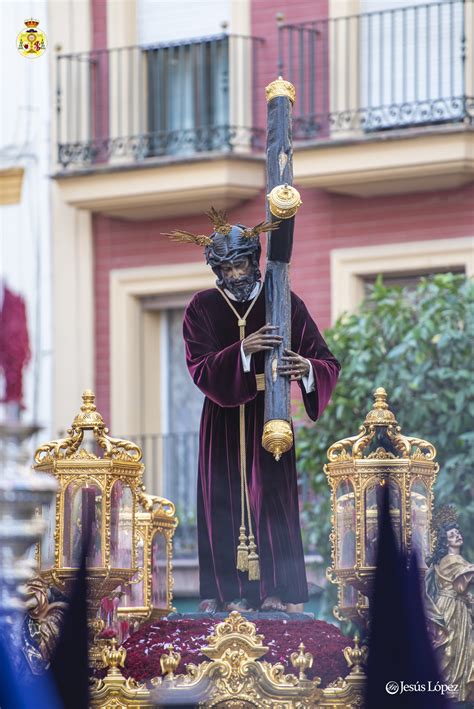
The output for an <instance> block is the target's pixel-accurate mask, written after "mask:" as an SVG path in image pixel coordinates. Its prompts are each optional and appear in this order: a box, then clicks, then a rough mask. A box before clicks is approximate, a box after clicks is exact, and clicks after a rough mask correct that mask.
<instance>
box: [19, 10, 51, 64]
mask: <svg viewBox="0 0 474 709" xmlns="http://www.w3.org/2000/svg"><path fill="white" fill-rule="evenodd" d="M38 25H39V21H38V20H33V18H30V19H29V20H25V26H26V29H24V30H22V31H21V32H20V33H19V35H18V36H17V38H16V47H17V49H18V51H19V52H20V54H22V55H23V56H24V57H30V58H31V57H40V56H41V55H42V54H44V52H45V51H46V47H47V46H48V45H47V41H46V35H45V33H44V32H43V30H40V29H39V27H38Z"/></svg>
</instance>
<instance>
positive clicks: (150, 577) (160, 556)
mask: <svg viewBox="0 0 474 709" xmlns="http://www.w3.org/2000/svg"><path fill="white" fill-rule="evenodd" d="M138 502H139V505H140V509H139V511H138V513H137V515H136V525H137V565H138V569H139V570H138V573H137V574H136V576H135V578H134V579H132V581H131V582H130V584H129V585H128V586H126V587H125V589H124V591H125V592H124V594H123V595H122V597H121V599H120V604H119V606H118V609H117V615H118V617H119V618H127V619H128V620H130V621H132V622H138V623H140V622H143V621H144V620H148V619H151V620H154V619H156V618H161V617H162V616H164V615H167V614H168V613H170V612H171V611H173V610H175V609H174V608H173V605H172V604H173V535H174V532H175V529H176V526H177V524H178V518H177V517H176V508H175V506H174V504H173V503H172V502H170V501H169V500H166V499H165V498H164V497H158V496H156V495H148V494H146V492H145V487H144V486H142V490H141V492H140V494H139V496H138Z"/></svg>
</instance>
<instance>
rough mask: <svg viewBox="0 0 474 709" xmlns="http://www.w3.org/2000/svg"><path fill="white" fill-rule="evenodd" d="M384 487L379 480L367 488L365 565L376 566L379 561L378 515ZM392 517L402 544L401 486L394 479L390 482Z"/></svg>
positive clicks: (396, 534)
mask: <svg viewBox="0 0 474 709" xmlns="http://www.w3.org/2000/svg"><path fill="white" fill-rule="evenodd" d="M383 491H384V487H383V485H381V484H380V482H379V481H378V480H376V481H374V482H372V483H370V484H369V485H368V486H367V488H366V489H365V493H364V505H365V539H364V542H365V544H364V549H365V557H364V558H365V565H366V566H375V564H376V561H377V542H378V515H379V510H381V507H382V495H383ZM389 509H390V519H391V522H392V527H393V531H394V534H395V539H396V541H397V544H398V545H399V546H400V542H401V537H402V526H401V525H402V518H401V497H400V488H399V486H398V484H397V483H396V482H394V481H392V480H391V481H390V483H389Z"/></svg>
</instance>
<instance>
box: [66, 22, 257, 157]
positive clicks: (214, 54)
mask: <svg viewBox="0 0 474 709" xmlns="http://www.w3.org/2000/svg"><path fill="white" fill-rule="evenodd" d="M263 41H264V40H263V39H261V38H258V37H247V36H244V35H233V34H220V35H215V36H209V37H200V38H196V39H188V40H183V41H180V42H173V43H166V44H161V43H160V44H153V45H146V46H133V47H123V48H117V49H104V50H94V51H90V52H83V53H79V54H60V55H58V57H57V82H56V112H57V136H58V162H59V163H60V164H61V165H62V166H63V167H67V166H68V165H76V166H89V165H93V164H97V163H99V164H100V163H107V162H109V161H110V160H111V159H112V158H122V159H128V160H129V161H139V160H143V159H144V158H148V157H154V156H166V155H171V156H173V155H175V156H179V155H181V156H186V155H192V154H194V153H200V152H207V151H232V150H234V149H248V150H252V149H253V148H255V147H258V148H259V149H261V148H262V147H263V145H264V139H265V136H264V131H263V130H262V129H258V128H256V127H255V121H254V119H253V110H254V106H255V100H254V99H255V96H254V86H253V77H254V71H255V66H256V64H257V52H258V49H259V47H260V46H261V44H262V43H263Z"/></svg>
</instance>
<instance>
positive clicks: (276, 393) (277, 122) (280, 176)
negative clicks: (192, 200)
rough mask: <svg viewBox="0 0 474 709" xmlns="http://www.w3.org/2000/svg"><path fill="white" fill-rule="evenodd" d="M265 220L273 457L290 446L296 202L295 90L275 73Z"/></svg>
mask: <svg viewBox="0 0 474 709" xmlns="http://www.w3.org/2000/svg"><path fill="white" fill-rule="evenodd" d="M266 96H267V107H268V117H267V193H268V194H267V219H269V220H270V219H271V220H272V221H275V220H280V225H279V227H278V228H277V229H276V230H274V231H271V232H269V233H268V236H267V263H266V274H265V311H266V322H267V323H271V324H274V325H279V330H278V334H279V335H281V336H282V337H283V342H282V344H281V345H280V346H279V347H278V348H275V349H274V350H272V351H271V352H268V353H267V355H266V359H265V425H264V430H263V437H262V444H263V447H264V448H265V449H266V450H268V451H269V452H270V453H272V454H273V455H274V457H275V458H276V460H279V459H280V457H281V455H282V454H283V453H285V452H286V451H287V450H289V449H290V448H291V447H292V445H293V434H292V429H291V414H290V381H289V378H288V377H282V376H280V375H279V374H278V371H277V367H278V366H279V365H280V363H281V356H282V354H283V350H284V349H285V348H291V300H290V259H291V252H292V247H293V229H294V223H295V217H294V215H295V213H296V211H297V209H298V207H299V206H300V204H301V201H300V199H299V194H298V192H297V191H296V190H294V189H293V188H292V187H291V185H292V184H293V146H292V136H291V111H292V104H293V103H294V100H295V89H294V87H293V85H292V84H290V83H289V82H288V81H284V80H283V79H282V78H281V77H279V78H278V79H277V80H276V81H273V82H272V83H271V84H269V85H268V86H267V87H266Z"/></svg>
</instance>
